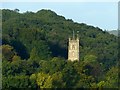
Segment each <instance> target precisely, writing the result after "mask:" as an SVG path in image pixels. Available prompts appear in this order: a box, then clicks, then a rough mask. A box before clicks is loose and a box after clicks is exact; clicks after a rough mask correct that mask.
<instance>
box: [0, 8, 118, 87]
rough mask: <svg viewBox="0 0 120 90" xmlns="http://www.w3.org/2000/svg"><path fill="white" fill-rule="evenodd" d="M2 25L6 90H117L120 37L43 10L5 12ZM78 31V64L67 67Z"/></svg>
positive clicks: (3, 71) (4, 84) (4, 83)
mask: <svg viewBox="0 0 120 90" xmlns="http://www.w3.org/2000/svg"><path fill="white" fill-rule="evenodd" d="M81 13H82V12H81ZM2 25H3V27H2V45H1V46H0V47H1V48H0V49H1V50H2V84H3V88H36V89H39V88H118V64H117V63H118V56H117V55H118V38H117V36H115V35H112V34H109V33H108V32H107V31H103V30H102V29H100V28H98V27H94V26H89V25H87V24H85V23H77V22H74V21H73V20H72V19H66V18H65V17H63V16H59V15H57V14H56V13H55V12H53V11H51V10H44V9H43V10H40V11H38V12H36V13H35V12H30V11H27V12H25V13H19V10H18V9H15V10H8V9H3V10H2ZM73 30H74V31H75V32H77V31H79V37H80V61H79V62H77V61H75V62H71V61H67V51H68V48H67V46H68V37H70V36H72V31H73Z"/></svg>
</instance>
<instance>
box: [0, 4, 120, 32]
mask: <svg viewBox="0 0 120 90" xmlns="http://www.w3.org/2000/svg"><path fill="white" fill-rule="evenodd" d="M1 8H5V9H12V10H14V9H15V8H17V9H19V10H20V12H21V13H23V12H26V11H33V12H36V11H38V10H41V9H50V10H52V11H54V12H56V13H57V14H58V15H62V16H64V17H65V18H66V19H72V20H73V21H75V22H79V23H86V24H88V25H92V26H95V27H99V28H101V29H103V30H116V29H117V28H118V3H117V2H4V3H2V7H1Z"/></svg>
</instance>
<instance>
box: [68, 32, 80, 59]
mask: <svg viewBox="0 0 120 90" xmlns="http://www.w3.org/2000/svg"><path fill="white" fill-rule="evenodd" d="M68 60H70V61H76V60H77V61H79V36H78V34H77V37H76V38H75V35H74V31H73V37H72V38H70V37H69V45H68Z"/></svg>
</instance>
